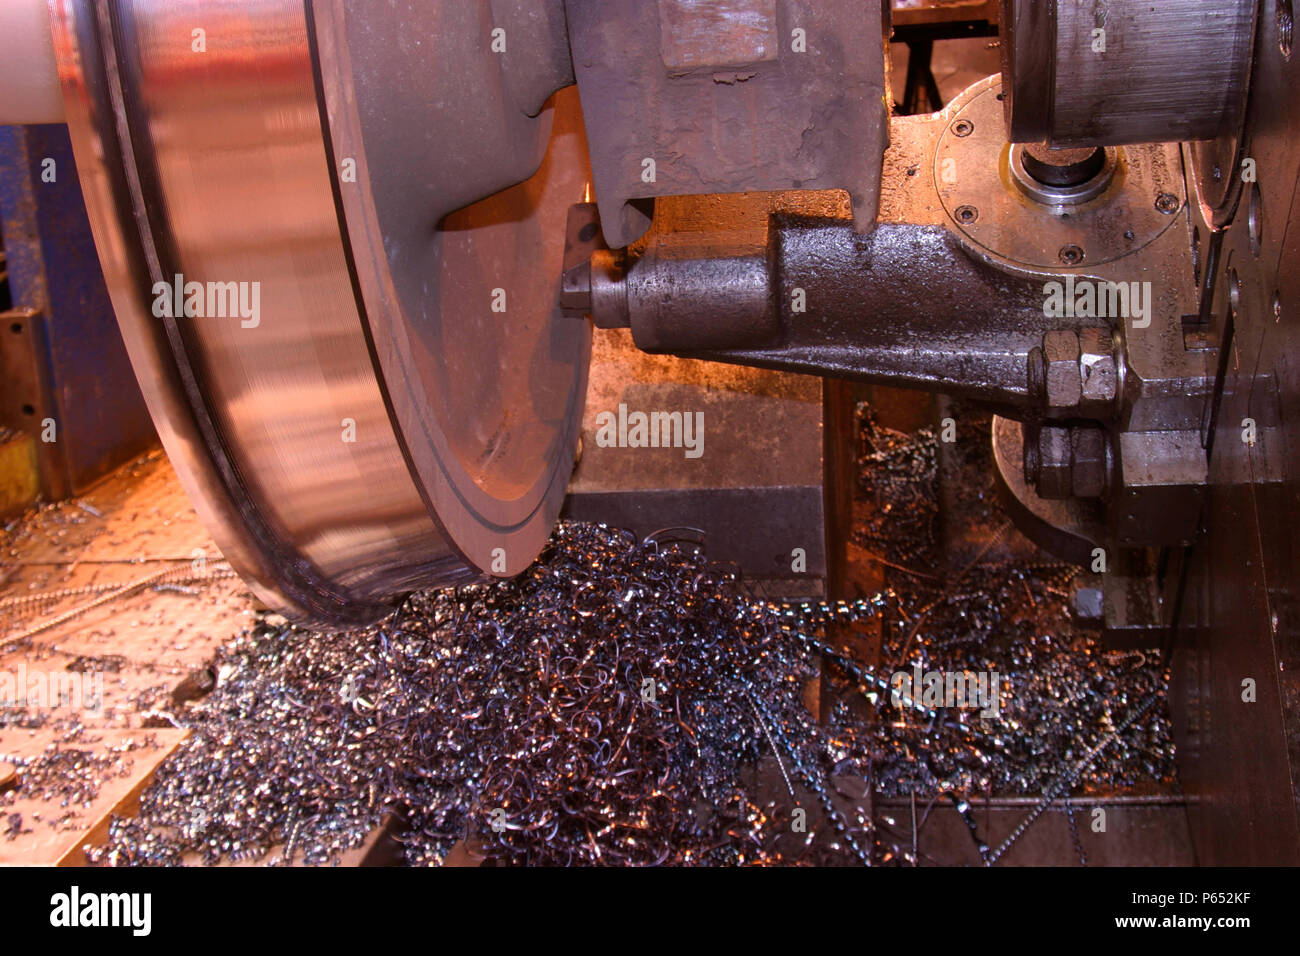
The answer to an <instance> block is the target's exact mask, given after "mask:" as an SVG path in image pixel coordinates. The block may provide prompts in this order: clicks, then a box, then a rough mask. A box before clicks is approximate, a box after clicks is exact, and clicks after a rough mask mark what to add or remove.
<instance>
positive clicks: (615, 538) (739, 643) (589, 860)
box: [90, 434, 1172, 865]
mask: <svg viewBox="0 0 1300 956" xmlns="http://www.w3.org/2000/svg"><path fill="white" fill-rule="evenodd" d="M877 437H878V438H879V437H880V436H877ZM918 442H920V443H922V444H923V443H925V442H930V443H931V448H930V449H929V450H928V451H927V450H926V449H925V448H921V449H920V450H918V448H917V447H916V445H917V443H918ZM932 442H933V437H932V436H929V435H925V434H923V435H921V436H920V437H919V438H906V437H903V436H895V437H894V438H892V439H890V440H889V441H887V442H886V441H883V440H882V441H881V442H879V443H878V447H877V448H876V450H875V454H876V457H877V459H878V460H877V464H878V465H880V466H881V467H882V470H881V471H879V472H877V473H878V474H882V475H889V476H891V477H890V479H889V482H890V483H892V485H893V486H895V489H896V490H895V491H894V492H892V494H896V495H897V501H889V502H887V503H888V504H890V505H891V507H893V508H894V514H895V516H896V517H897V518H898V519H899V520H898V521H897V522H895V523H896V525H897V527H899V528H901V529H902V533H903V534H905V535H910V536H911V540H910V543H909V542H891V541H888V540H883V539H882V540H878V541H876V542H875V543H876V544H878V545H881V546H883V547H886V548H888V549H889V553H890V555H891V556H892V558H893V559H897V560H904V559H906V558H908V557H911V558H917V557H919V556H921V555H922V553H923V551H924V548H923V547H921V546H919V545H917V543H916V539H917V537H918V529H920V528H925V527H931V526H932V525H933V520H934V519H933V515H932V514H926V513H918V511H924V509H925V508H927V507H930V508H933V505H932V504H929V502H932V501H933V498H934V496H933V489H932V487H931V493H930V494H929V497H928V499H927V495H926V493H925V489H924V488H923V487H920V486H921V485H923V484H924V483H927V482H928V483H930V485H931V486H932V485H933V481H934V468H933V464H932V463H933V448H932ZM927 455H928V456H929V458H928V460H929V461H930V464H929V465H927V464H926V461H927ZM894 458H904V459H906V461H901V462H900V461H895V460H893V459H894ZM918 463H919V464H918ZM882 489H883V490H882ZM876 491H877V492H879V493H880V494H884V495H886V496H887V495H888V494H890V493H891V492H888V489H887V488H886V487H885V485H883V484H882V485H881V487H880V488H877V489H876ZM904 514H906V515H907V518H906V519H904V518H903V515H904ZM922 543H923V544H924V542H922ZM909 548H910V549H912V550H909ZM1069 573H1070V572H1068V571H1067V570H1066V569H1063V568H1061V567H1059V566H1054V565H1053V566H1045V567H1043V568H1033V567H1029V568H1007V567H1002V566H997V565H992V566H986V565H983V564H977V565H972V566H971V567H970V568H969V569H967V570H966V571H965V572H964V573H963V574H962V575H961V577H960V578H958V579H956V580H949V581H941V580H939V579H938V578H925V577H921V578H918V577H916V576H908V575H902V576H900V577H899V578H898V583H899V585H900V586H899V587H896V588H895V591H893V592H887V593H884V594H881V595H879V596H877V597H875V598H872V599H869V600H864V601H859V602H855V603H852V604H833V605H822V604H805V605H794V606H784V605H774V604H770V603H766V602H761V601H757V600H755V599H752V598H751V597H750V596H749V594H748V592H747V590H746V587H745V585H744V582H743V581H741V580H739V579H738V577H737V575H736V573H735V572H734V571H733V570H731V569H729V568H722V567H717V566H713V565H710V563H709V562H708V560H707V558H706V557H705V556H704V555H702V554H700V553H698V552H697V551H696V550H695V549H693V548H690V547H682V546H675V545H673V544H672V543H670V542H665V541H654V540H647V541H637V540H635V539H634V538H633V537H631V536H629V535H627V534H625V533H620V532H617V531H612V530H609V529H606V528H604V527H601V526H593V525H581V524H569V525H564V526H561V527H560V528H559V529H558V530H557V532H556V534H555V535H554V537H553V539H552V542H551V544H550V545H549V546H548V548H547V550H546V552H545V553H544V554H543V555H542V557H541V558H540V559H539V560H538V562H537V563H536V564H534V565H533V567H532V568H530V569H529V570H528V571H527V572H526V573H525V574H524V575H522V576H521V577H520V578H518V579H516V580H514V581H510V582H501V583H495V584H491V585H484V586H475V587H469V588H462V589H457V590H449V591H442V592H431V593H425V594H420V595H415V596H413V597H412V598H411V599H409V600H408V601H407V603H406V604H405V605H404V606H403V607H402V608H401V610H400V611H399V612H398V613H396V614H395V615H394V616H393V617H391V618H389V619H388V620H386V621H384V622H383V623H382V624H380V625H378V626H376V627H373V628H370V629H366V630H361V631H355V632H351V633H339V634H325V633H316V632H311V631H307V630H303V629H299V628H295V627H292V626H289V625H287V624H285V623H284V622H283V621H278V620H277V619H274V618H271V619H268V620H266V621H264V622H263V623H261V624H260V625H259V626H258V627H256V628H255V629H253V630H251V631H249V632H246V633H245V634H243V635H241V636H240V637H239V638H238V639H237V640H236V641H235V642H234V643H233V644H231V645H230V646H229V647H227V648H226V649H225V650H224V651H223V652H222V653H221V654H220V656H219V658H218V660H217V662H216V665H215V667H216V671H217V681H216V688H215V690H213V691H212V693H211V694H209V695H208V696H206V697H204V698H202V699H200V700H197V701H193V702H190V703H188V704H184V705H179V706H177V707H175V708H174V709H173V711H172V719H173V720H174V721H175V723H177V725H179V726H186V727H190V728H192V729H193V734H192V736H191V737H190V738H189V739H188V740H187V741H186V742H185V743H184V744H183V745H182V746H181V748H180V749H179V750H178V751H177V753H176V754H174V755H173V756H172V757H171V758H170V759H169V760H168V761H167V762H166V763H164V764H163V766H162V767H161V768H160V769H159V771H158V773H157V776H156V778H155V782H154V783H153V784H152V785H151V786H150V788H149V789H148V790H147V791H146V792H145V794H144V796H143V798H142V801H141V811H140V814H139V816H138V817H135V818H131V819H119V820H116V821H115V822H114V824H113V827H112V830H111V834H110V838H109V842H108V843H107V845H105V846H103V847H99V848H96V849H94V850H93V851H91V853H90V856H91V859H92V861H93V862H103V863H110V864H133V863H162V864H175V863H182V862H216V861H218V860H221V859H232V858H233V859H245V858H257V859H265V860H266V861H268V862H286V861H292V862H306V863H313V864H315V863H329V862H336V861H337V860H338V859H339V857H340V855H341V854H342V853H343V852H344V851H346V850H348V849H351V848H354V847H356V846H358V845H360V843H361V842H362V841H363V840H364V839H365V837H366V835H367V834H369V833H370V832H371V831H372V830H373V829H374V828H375V827H376V826H378V825H379V824H380V822H381V820H382V819H383V818H384V817H385V816H386V815H387V814H389V813H392V814H395V815H396V819H397V820H398V823H397V824H396V832H397V834H398V839H400V840H401V842H402V844H403V845H404V849H405V856H406V859H407V861H408V862H409V863H411V864H416V865H424V864H432V863H440V862H442V861H444V860H445V859H446V858H447V856H448V855H449V854H450V853H452V851H453V849H455V848H457V847H467V848H468V850H469V852H470V855H471V857H472V858H480V859H483V860H485V861H487V862H494V863H504V864H657V863H664V864H712V865H730V864H749V863H760V864H763V863H769V864H770V863H796V862H817V863H835V862H843V863H882V862H884V863H898V862H906V861H909V860H912V859H914V858H915V853H916V850H915V848H914V847H910V846H906V845H900V840H899V839H898V838H897V837H896V836H895V835H893V834H892V833H891V832H890V831H889V830H888V828H886V827H881V826H880V825H879V823H878V821H877V820H875V819H872V818H871V817H870V816H869V815H868V814H867V813H866V811H864V810H863V809H862V808H861V806H860V805H859V803H858V801H855V800H854V799H852V797H851V796H850V795H851V794H853V793H855V792H856V793H859V794H860V793H861V791H862V789H863V788H864V786H866V785H868V784H869V785H870V786H871V787H873V788H874V791H875V792H876V793H877V794H879V795H885V796H889V795H906V794H916V795H918V796H920V797H925V798H928V799H931V800H934V799H937V798H938V797H939V796H941V795H947V796H948V797H950V798H951V799H952V801H953V803H954V804H955V805H957V806H958V809H959V810H962V811H963V812H964V813H968V808H967V805H966V803H965V801H966V800H968V799H969V798H970V797H971V796H973V795H977V794H983V793H987V792H989V791H995V792H999V793H1017V794H1026V793H1027V794H1033V795H1036V796H1037V795H1046V796H1045V803H1046V801H1047V800H1048V799H1051V798H1060V797H1062V796H1067V795H1068V794H1069V792H1070V791H1071V790H1072V789H1075V788H1076V787H1077V786H1080V785H1091V786H1105V785H1124V784H1127V783H1131V782H1134V781H1138V780H1149V779H1152V778H1155V779H1167V778H1168V777H1169V776H1170V775H1171V774H1172V746H1171V745H1170V743H1169V729H1168V722H1167V718H1166V717H1164V716H1163V706H1162V695H1163V692H1164V674H1163V673H1162V671H1161V669H1160V668H1159V667H1158V666H1156V665H1155V664H1153V663H1152V662H1149V661H1147V660H1146V659H1145V658H1143V657H1142V656H1141V655H1106V654H1102V653H1100V652H1099V651H1098V650H1097V648H1096V646H1095V645H1094V644H1093V643H1092V642H1091V641H1090V640H1088V639H1087V638H1084V637H1080V636H1077V635H1075V634H1073V633H1072V630H1071V629H1070V628H1069V626H1068V619H1066V617H1065V615H1064V610H1063V608H1064V606H1065V600H1064V598H1065V596H1066V593H1067V592H1066V591H1065V587H1066V585H1067V584H1068V578H1069ZM890 583H891V585H892V584H894V583H895V579H894V577H893V576H891V578H890ZM872 618H876V619H878V621H879V623H880V626H881V628H882V645H881V646H882V652H881V660H882V663H881V664H880V665H877V667H875V668H869V667H866V666H864V665H863V664H862V663H861V662H858V661H854V660H853V659H852V658H851V656H850V655H849V654H848V653H847V652H846V651H842V650H840V643H839V640H838V637H837V635H838V634H840V633H842V632H841V631H840V630H839V629H840V627H841V626H842V625H844V624H846V623H850V622H854V621H864V620H868V619H872ZM823 663H824V665H825V666H824V667H822V668H821V670H822V679H823V680H824V682H825V683H824V685H823V688H822V692H823V698H824V699H830V700H836V701H838V703H837V704H836V705H835V706H834V707H833V709H832V710H831V712H830V714H829V719H828V721H827V723H826V724H825V725H821V724H819V723H818V722H817V721H816V720H815V719H814V717H813V715H812V714H811V713H809V711H808V710H807V708H806V707H805V704H804V691H805V688H806V686H807V684H808V682H809V681H812V680H814V679H816V676H817V674H818V670H819V667H820V666H821V665H822V664H823ZM913 664H920V665H922V666H923V667H925V668H933V667H942V668H946V669H962V668H969V669H973V670H979V669H989V670H992V669H996V670H998V671H1000V673H1001V674H1003V675H1004V680H1005V685H1004V687H1003V689H1002V695H1001V700H1002V709H1001V715H1000V716H999V717H996V718H986V719H981V718H980V717H979V716H978V715H977V714H976V713H974V712H972V711H958V710H954V709H947V710H943V709H933V708H927V707H924V706H922V705H920V704H919V703H917V702H914V701H906V700H905V701H896V700H893V699H891V696H890V695H889V694H888V693H885V692H884V690H885V688H886V687H887V685H886V683H885V681H886V679H887V677H888V675H889V674H890V673H892V672H893V671H894V670H899V669H907V668H910V667H911V666H912V665H913ZM805 821H806V825H805V826H800V824H801V823H804V822H805ZM968 822H969V823H970V825H971V826H972V828H974V821H973V820H969V818H968ZM1031 822H1032V817H1031ZM976 840H977V843H978V836H976ZM1002 849H1005V847H1003V848H999V849H998V850H992V851H990V850H989V849H988V848H987V847H983V846H982V844H981V852H983V853H984V854H985V859H986V860H987V861H988V862H993V861H995V860H996V859H997V857H998V856H999V855H1000V852H1001V850H1002Z"/></svg>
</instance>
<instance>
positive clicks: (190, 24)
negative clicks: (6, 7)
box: [51, 0, 571, 622]
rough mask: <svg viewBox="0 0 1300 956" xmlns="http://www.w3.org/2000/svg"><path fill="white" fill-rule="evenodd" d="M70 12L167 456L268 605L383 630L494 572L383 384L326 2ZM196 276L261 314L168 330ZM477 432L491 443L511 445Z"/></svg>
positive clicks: (106, 259) (110, 269) (100, 178)
mask: <svg viewBox="0 0 1300 956" xmlns="http://www.w3.org/2000/svg"><path fill="white" fill-rule="evenodd" d="M51 10H52V13H53V24H54V32H55V46H56V52H57V53H58V55H59V63H60V77H61V81H62V83H63V89H64V96H65V100H66V102H67V106H68V116H69V127H70V130H71V132H72V136H73V143H74V149H75V152H76V155H77V157H78V165H79V171H80V175H81V179H82V186H83V190H84V191H85V194H86V199H87V207H88V210H89V212H90V218H91V222H92V226H93V229H94V233H95V236H96V245H97V247H98V250H99V253H100V257H101V262H102V264H103V267H104V271H105V275H106V278H107V280H108V285H109V288H110V292H111V295H112V298H113V302H114V307H115V310H116V312H117V315H118V320H119V324H120V326H121V328H122V332H123V335H124V338H125V340H126V342H127V347H128V351H129V353H130V355H131V359H132V363H133V365H134V367H135V370H136V374H137V377H138V378H139V379H140V380H141V383H142V387H143V390H144V392H145V395H146V399H147V401H148V403H149V405H150V410H151V413H152V415H153V417H154V420H155V422H156V423H157V425H158V428H159V432H160V435H161V437H162V439H163V443H164V446H165V447H166V449H167V451H168V454H169V456H170V457H171V459H172V461H173V462H174V463H175V465H176V468H177V471H178V473H179V474H180V476H181V480H182V482H183V484H184V485H185V487H186V489H187V491H188V492H189V493H190V495H191V497H192V498H194V500H195V502H196V506H197V507H198V509H199V511H200V513H201V514H202V515H203V517H204V518H205V521H206V523H207V524H208V526H209V527H210V528H211V529H212V531H213V535H214V537H215V538H216V540H217V543H218V545H219V546H220V547H221V549H222V551H223V553H224V554H225V555H226V556H227V557H228V558H229V559H230V561H231V563H232V564H233V565H234V566H235V567H236V568H237V569H239V571H240V572H241V574H242V575H243V576H244V577H245V578H246V579H248V580H249V582H250V583H251V584H253V585H254V587H255V588H256V589H257V590H258V591H259V593H260V595H261V596H262V597H263V599H264V600H266V601H267V602H268V603H271V604H272V605H274V606H276V607H279V608H281V609H283V610H285V611H286V613H290V614H292V615H294V616H298V617H310V618H314V619H319V620H331V621H337V622H348V621H357V620H365V619H371V618H373V617H374V616H376V615H377V614H380V613H382V612H383V611H384V609H386V608H387V607H388V606H389V603H390V601H391V599H392V598H393V597H394V596H395V595H397V594H399V593H402V592H404V591H407V590H410V589H412V588H413V587H415V586H417V585H426V584H435V583H443V584H447V583H453V582H455V581H459V580H465V579H468V578H471V577H473V576H475V574H476V573H477V567H480V566H482V565H481V564H480V565H478V566H476V565H475V564H474V563H472V562H471V561H468V560H466V557H465V549H463V548H458V547H457V546H456V544H455V543H453V541H452V540H450V539H449V536H448V534H447V532H446V531H445V530H444V526H443V524H442V523H441V522H440V520H439V517H440V516H435V513H434V511H435V509H437V510H442V509H443V508H449V509H450V508H454V504H453V505H449V504H447V503H446V502H443V501H433V502H432V505H433V507H432V508H431V507H430V498H429V496H428V495H427V494H426V493H425V492H426V489H425V488H422V487H421V485H422V483H423V482H425V481H426V480H427V478H426V477H425V476H421V478H416V477H414V476H413V469H412V465H411V459H412V458H413V457H414V450H415V449H416V448H423V447H424V444H422V443H424V442H426V441H427V439H426V437H425V436H422V435H411V434H407V435H403V434H402V432H401V426H400V424H395V419H396V420H397V421H398V422H400V418H399V417H398V416H397V415H396V414H395V412H394V408H395V406H396V405H397V396H395V395H394V394H393V392H392V391H391V390H390V387H389V385H388V384H386V383H385V381H384V377H383V375H382V373H380V372H379V371H378V370H377V369H378V364H379V363H378V362H377V361H376V357H375V352H376V349H375V345H374V342H373V338H372V334H371V328H370V323H369V321H368V317H367V316H366V314H365V311H364V308H363V305H362V300H361V297H360V295H359V293H358V289H357V286H356V282H355V279H354V271H353V259H354V257H355V253H354V250H353V249H351V248H350V246H349V242H348V235H347V232H346V228H345V226H344V225H343V224H342V222H341V210H340V204H339V200H338V198H337V195H336V190H337V188H338V186H339V185H340V184H339V182H338V181H337V180H338V179H339V178H340V177H339V170H338V169H336V168H334V165H333V162H332V158H331V156H330V154H329V150H328V132H329V131H328V130H327V129H326V127H325V124H324V121H323V119H322V104H321V98H320V97H321V94H320V92H319V90H318V77H317V75H316V70H315V66H316V64H315V60H314V57H315V51H314V49H313V39H314V37H313V33H312V25H311V22H310V9H309V8H305V7H304V6H303V5H302V4H300V3H294V2H288V0H258V2H255V3H251V4H241V5H240V6H239V7H237V8H236V7H232V6H230V5H229V4H222V3H216V2H194V3H184V4H175V3H168V4H164V3H161V2H151V0H137V2H133V3H122V4H108V3H102V2H100V3H95V2H89V0H84V2H63V0H55V2H53V3H52V5H51ZM196 24H202V28H201V30H200V28H198V27H196V26H195V25H196ZM479 26H482V24H479ZM200 34H201V35H200ZM527 172H528V170H525V171H524V173H523V175H525V176H526V175H527ZM502 185H504V184H502ZM436 221H437V219H436V217H435V219H434V220H433V221H432V222H430V223H429V224H428V228H429V229H430V230H432V228H433V226H434V225H435V224H436ZM467 232H469V233H473V232H474V228H473V224H470V225H469V227H468V229H467ZM506 238H507V239H508V237H506ZM483 242H484V246H485V247H486V248H488V249H491V248H492V247H493V246H494V245H495V246H499V245H500V244H501V242H502V237H501V236H500V235H493V236H491V237H484V240H483ZM176 276H181V277H182V279H181V280H180V281H182V282H190V281H194V282H199V283H203V284H205V285H206V284H208V283H222V284H225V283H235V284H236V286H237V287H238V289H239V291H240V292H242V293H244V294H245V295H246V296H247V299H246V300H245V301H247V302H249V303H251V302H256V303H257V308H256V309H255V310H254V309H248V310H243V311H240V312H239V313H238V314H235V315H230V314H229V311H228V310H227V311H222V310H220V309H218V310H217V311H218V312H220V314H203V309H202V308H201V307H200V309H198V310H196V311H199V312H200V314H199V315H190V314H184V313H185V312H186V311H188V310H184V309H176V310H174V314H175V315H176V317H174V318H173V317H172V316H171V315H162V316H157V315H155V308H156V307H157V300H156V292H155V285H156V284H157V283H159V282H164V283H167V284H171V283H173V281H176V280H175V277H176ZM254 290H255V291H254ZM210 298H211V297H210V296H209V299H210ZM434 302H435V305H434V306H433V308H434V309H435V310H436V308H437V304H436V303H437V300H436V297H435V299H434ZM201 305H202V304H201ZM163 311H164V312H166V311H169V310H166V309H164V310H163ZM253 312H256V314H251V313H253ZM479 358H480V360H481V361H480V364H479V366H478V367H477V368H476V369H474V370H471V372H470V373H468V374H477V375H479V376H482V377H483V378H485V379H489V380H490V379H492V378H493V377H494V376H499V375H500V374H501V373H502V369H501V368H500V366H499V365H498V364H497V362H496V361H495V360H494V358H493V356H492V355H491V353H490V352H485V353H480V355H479ZM472 360H473V356H470V357H469V358H467V359H466V361H471V362H472ZM394 387H396V388H398V389H406V388H409V387H410V386H409V385H408V384H407V383H405V382H402V383H400V384H398V385H396V386H394ZM464 387H465V380H464V378H462V379H451V380H448V381H445V382H444V383H443V388H444V399H445V400H444V402H443V404H442V405H440V406H438V407H437V409H436V411H437V413H438V414H441V415H444V416H446V415H450V414H454V413H455V409H456V405H457V402H458V401H466V400H469V401H472V400H473V395H472V394H471V395H469V396H468V399H467V397H466V396H464V395H460V396H457V395H456V391H457V389H460V390H461V391H462V392H463V391H464ZM401 398H403V399H405V400H409V399H410V396H406V395H403V396H401ZM550 398H551V396H548V395H543V396H541V397H540V398H539V399H538V400H537V401H536V402H535V404H534V406H532V407H527V408H520V409H515V411H516V412H518V414H519V415H520V418H521V420H522V421H523V422H525V423H526V422H527V421H528V419H529V417H530V416H541V417H545V416H548V415H549V416H551V417H553V418H563V417H564V414H565V412H564V406H563V405H562V404H561V406H560V410H559V411H556V410H555V409H554V407H553V404H548V399H550ZM477 437H478V438H479V439H480V440H481V442H482V445H483V447H484V448H487V449H489V450H490V449H491V448H492V444H491V442H492V439H493V436H492V435H491V434H486V435H479V436H477ZM413 446H414V447H413ZM533 451H534V452H535V449H533ZM480 453H483V452H482V448H480ZM569 454H570V460H571V451H570V453H569ZM551 465H552V462H551V461H549V460H548V459H544V458H539V459H538V462H537V467H539V468H541V469H543V470H544V469H546V468H549V467H550V466H551ZM556 510H558V503H557V505H556ZM452 517H455V515H452ZM512 530H513V529H512V528H511V527H509V526H508V525H507V524H505V523H498V524H496V525H494V526H492V527H490V528H488V529H486V531H485V533H486V534H487V535H489V536H493V537H494V540H495V543H496V545H498V546H501V547H503V548H505V549H506V551H507V553H509V552H510V551H511V550H522V548H514V547H512ZM543 537H544V536H543ZM540 543H541V542H540V541H538V542H537V546H538V547H540ZM529 557H531V554H530V555H529Z"/></svg>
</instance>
